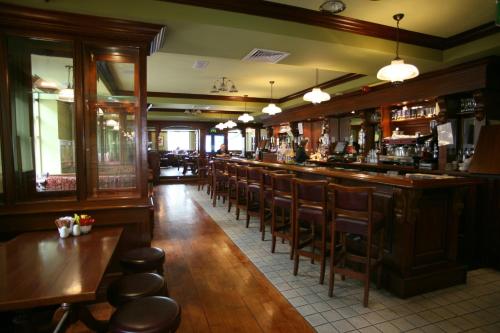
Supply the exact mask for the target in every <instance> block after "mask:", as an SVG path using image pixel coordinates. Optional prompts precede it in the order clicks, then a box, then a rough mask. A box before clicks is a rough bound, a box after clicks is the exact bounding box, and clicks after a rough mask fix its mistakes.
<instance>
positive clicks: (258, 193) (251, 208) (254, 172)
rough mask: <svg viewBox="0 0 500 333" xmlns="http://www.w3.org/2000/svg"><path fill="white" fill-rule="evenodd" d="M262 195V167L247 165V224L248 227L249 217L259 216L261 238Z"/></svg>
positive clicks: (263, 228)
mask: <svg viewBox="0 0 500 333" xmlns="http://www.w3.org/2000/svg"><path fill="white" fill-rule="evenodd" d="M263 196H264V169H263V168H261V167H247V193H246V202H247V224H246V227H247V228H248V226H249V224H250V217H251V216H254V217H258V218H259V229H260V231H261V232H262V240H264V232H265V231H264V230H265V227H264V226H263V223H264V220H263V219H262V215H263V214H262V211H263V210H264V207H263V205H262V201H263V200H262V198H263Z"/></svg>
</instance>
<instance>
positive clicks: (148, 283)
mask: <svg viewBox="0 0 500 333" xmlns="http://www.w3.org/2000/svg"><path fill="white" fill-rule="evenodd" d="M147 296H168V289H167V284H166V283H165V279H164V278H163V277H161V276H160V275H158V274H155V273H138V274H132V275H124V276H122V277H120V278H118V279H116V280H115V281H113V282H111V284H110V285H109V287H108V290H107V298H108V302H109V304H111V305H112V306H114V307H115V308H118V307H120V306H121V305H123V304H125V303H127V302H130V301H133V300H135V299H139V298H143V297H147Z"/></svg>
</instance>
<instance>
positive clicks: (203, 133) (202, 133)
mask: <svg viewBox="0 0 500 333" xmlns="http://www.w3.org/2000/svg"><path fill="white" fill-rule="evenodd" d="M199 133H200V140H199V142H200V155H205V154H206V153H207V152H206V151H205V144H206V136H207V129H206V128H200V132H199Z"/></svg>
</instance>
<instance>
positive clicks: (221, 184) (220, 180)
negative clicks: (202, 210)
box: [212, 161, 228, 207]
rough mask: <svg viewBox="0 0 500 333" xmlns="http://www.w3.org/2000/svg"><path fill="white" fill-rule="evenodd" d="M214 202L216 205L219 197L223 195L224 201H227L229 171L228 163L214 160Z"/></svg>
mask: <svg viewBox="0 0 500 333" xmlns="http://www.w3.org/2000/svg"><path fill="white" fill-rule="evenodd" d="M212 179H213V181H212V191H213V196H212V199H213V201H212V204H213V206H214V207H215V206H216V204H217V199H218V198H220V197H222V202H223V203H225V202H226V198H227V196H228V192H227V172H226V163H225V162H222V161H214V162H213V163H212Z"/></svg>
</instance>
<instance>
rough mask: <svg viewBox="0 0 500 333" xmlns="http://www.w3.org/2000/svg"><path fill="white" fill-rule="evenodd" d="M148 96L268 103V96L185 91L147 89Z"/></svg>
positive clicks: (275, 100)
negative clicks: (205, 93)
mask: <svg viewBox="0 0 500 333" xmlns="http://www.w3.org/2000/svg"><path fill="white" fill-rule="evenodd" d="M148 97H163V98H185V99H208V100H218V101H232V102H245V101H246V102H257V103H269V101H270V99H269V98H260V97H243V96H222V95H204V94H186V93H169V92H154V91H148ZM273 101H274V102H278V100H277V99H274V100H273Z"/></svg>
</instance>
